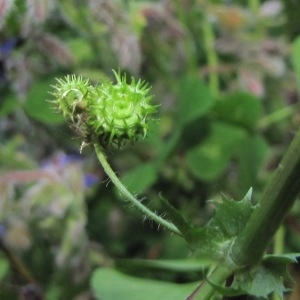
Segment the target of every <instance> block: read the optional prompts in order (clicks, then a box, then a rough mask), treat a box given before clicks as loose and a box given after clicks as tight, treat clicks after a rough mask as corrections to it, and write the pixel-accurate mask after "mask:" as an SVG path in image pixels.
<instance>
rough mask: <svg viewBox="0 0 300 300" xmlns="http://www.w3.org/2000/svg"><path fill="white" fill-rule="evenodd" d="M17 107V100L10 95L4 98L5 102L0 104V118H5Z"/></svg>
mask: <svg viewBox="0 0 300 300" xmlns="http://www.w3.org/2000/svg"><path fill="white" fill-rule="evenodd" d="M18 105H19V102H18V100H17V99H16V97H14V96H13V95H12V94H10V95H9V96H7V97H5V100H4V101H3V102H2V103H1V106H0V117H3V116H6V115H7V114H9V113H11V112H12V111H13V110H14V109H15V108H17V107H18Z"/></svg>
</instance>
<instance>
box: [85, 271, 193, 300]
mask: <svg viewBox="0 0 300 300" xmlns="http://www.w3.org/2000/svg"><path fill="white" fill-rule="evenodd" d="M198 284H199V283H198V282H197V283H187V284H175V283H170V282H162V281H158V280H151V279H143V278H140V277H139V278H137V277H133V276H128V275H125V274H123V273H120V272H118V271H116V270H112V269H105V268H103V269H97V270H96V271H95V272H94V273H93V276H92V279H91V286H92V289H93V292H94V294H95V296H96V297H97V299H99V300H100V299H101V300H124V299H130V300H141V299H143V300H157V299H164V300H174V299H186V298H187V297H188V296H189V294H190V293H191V291H192V290H194V289H195V288H196V287H197V286H198Z"/></svg>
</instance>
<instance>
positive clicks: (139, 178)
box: [122, 163, 157, 193]
mask: <svg viewBox="0 0 300 300" xmlns="http://www.w3.org/2000/svg"><path fill="white" fill-rule="evenodd" d="M156 179H157V169H156V166H155V165H154V164H152V163H146V164H141V165H140V166H138V167H136V168H135V169H133V170H131V171H129V172H127V173H126V175H125V176H124V177H123V178H122V182H123V184H124V185H125V186H126V188H127V189H128V190H129V191H130V192H132V193H139V192H142V191H145V190H146V189H147V188H149V187H150V186H151V185H152V184H153V183H154V182H155V181H156Z"/></svg>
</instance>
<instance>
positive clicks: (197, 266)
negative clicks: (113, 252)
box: [116, 258, 212, 273]
mask: <svg viewBox="0 0 300 300" xmlns="http://www.w3.org/2000/svg"><path fill="white" fill-rule="evenodd" d="M116 263H117V266H118V267H122V268H124V267H125V268H127V269H136V270H139V269H142V270H145V269H151V270H157V271H170V272H181V273H189V272H195V271H203V270H205V269H207V268H208V267H209V266H210V265H211V263H212V261H211V260H209V259H207V258H201V259H181V260H180V259H174V260H171V259H159V260H155V259H120V260H117V262H116Z"/></svg>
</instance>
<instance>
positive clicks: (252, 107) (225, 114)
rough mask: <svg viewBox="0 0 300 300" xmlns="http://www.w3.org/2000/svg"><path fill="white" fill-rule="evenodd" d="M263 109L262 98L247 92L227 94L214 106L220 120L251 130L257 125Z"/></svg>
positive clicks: (216, 115)
mask: <svg viewBox="0 0 300 300" xmlns="http://www.w3.org/2000/svg"><path fill="white" fill-rule="evenodd" d="M261 111H262V105H261V100H260V99H258V98H256V97H255V96H253V95H251V94H248V93H245V92H237V93H234V94H230V95H227V96H225V97H224V98H222V99H220V100H219V101H217V102H216V105H215V107H214V113H215V117H216V118H217V119H218V120H222V121H225V122H228V123H231V124H234V125H238V126H241V127H244V128H246V129H250V130H251V129H253V128H255V127H256V125H257V122H258V119H259V117H260V115H261Z"/></svg>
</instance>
